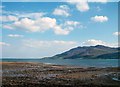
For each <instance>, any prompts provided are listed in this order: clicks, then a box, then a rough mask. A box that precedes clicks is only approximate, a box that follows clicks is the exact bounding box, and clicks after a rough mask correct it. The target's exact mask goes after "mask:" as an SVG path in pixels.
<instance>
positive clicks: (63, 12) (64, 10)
mask: <svg viewBox="0 0 120 87" xmlns="http://www.w3.org/2000/svg"><path fill="white" fill-rule="evenodd" d="M53 14H54V15H59V16H66V17H68V16H70V14H69V7H68V6H67V5H61V6H59V7H58V8H56V9H55V10H54V11H53Z"/></svg>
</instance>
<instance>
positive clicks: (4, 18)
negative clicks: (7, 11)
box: [0, 15, 18, 22]
mask: <svg viewBox="0 0 120 87" xmlns="http://www.w3.org/2000/svg"><path fill="white" fill-rule="evenodd" d="M17 20H18V18H17V17H16V16H13V15H9V16H0V21H2V22H13V21H17Z"/></svg>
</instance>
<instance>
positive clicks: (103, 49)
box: [49, 45, 120, 59]
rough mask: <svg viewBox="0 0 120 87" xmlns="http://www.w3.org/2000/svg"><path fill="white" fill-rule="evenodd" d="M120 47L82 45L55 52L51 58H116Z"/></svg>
mask: <svg viewBox="0 0 120 87" xmlns="http://www.w3.org/2000/svg"><path fill="white" fill-rule="evenodd" d="M118 50H120V48H111V47H107V46H103V45H96V46H83V47H77V48H73V49H71V50H69V51H66V52H64V53H61V54H57V55H55V56H53V57H49V58H52V59H76V58H83V59H90V58H92V59H93V58H94V59H118V55H119V56H120V54H119V53H120V52H119V51H118Z"/></svg>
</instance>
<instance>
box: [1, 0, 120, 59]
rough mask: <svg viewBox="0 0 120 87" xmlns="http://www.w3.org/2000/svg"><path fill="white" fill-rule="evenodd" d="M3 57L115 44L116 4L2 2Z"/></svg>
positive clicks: (102, 2) (116, 33)
mask: <svg viewBox="0 0 120 87" xmlns="http://www.w3.org/2000/svg"><path fill="white" fill-rule="evenodd" d="M0 8H1V9H2V12H1V11H0V12H1V15H0V20H1V21H2V26H1V28H2V32H0V33H1V36H0V38H1V42H0V47H1V48H2V57H3V58H43V57H49V56H53V55H56V54H59V53H62V52H65V51H67V50H69V49H71V48H75V47H78V46H95V45H105V46H110V47H117V44H118V36H119V35H120V32H118V3H117V2H107V1H106V0H99V2H98V3H88V2H73V0H70V1H69V2H19V3H17V2H3V3H2V6H0Z"/></svg>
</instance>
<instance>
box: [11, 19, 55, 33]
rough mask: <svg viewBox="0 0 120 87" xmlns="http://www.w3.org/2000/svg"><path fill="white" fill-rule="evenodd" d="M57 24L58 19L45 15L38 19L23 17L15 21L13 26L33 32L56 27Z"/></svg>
mask: <svg viewBox="0 0 120 87" xmlns="http://www.w3.org/2000/svg"><path fill="white" fill-rule="evenodd" d="M55 25H56V19H54V18H49V17H43V18H39V19H36V20H32V19H29V18H23V19H21V20H19V21H16V22H14V23H13V24H12V26H11V27H13V28H14V29H17V28H18V29H25V30H27V31H31V32H44V31H46V30H49V29H51V28H54V26H55Z"/></svg>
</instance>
